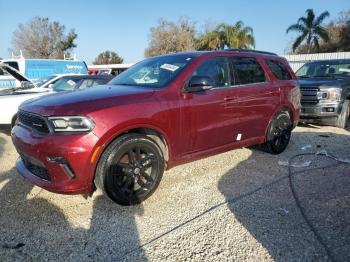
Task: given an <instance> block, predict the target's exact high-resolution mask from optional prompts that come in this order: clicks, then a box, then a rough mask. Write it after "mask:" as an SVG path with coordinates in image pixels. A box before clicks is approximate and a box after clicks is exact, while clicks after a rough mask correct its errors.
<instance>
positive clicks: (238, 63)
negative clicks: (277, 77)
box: [232, 57, 266, 85]
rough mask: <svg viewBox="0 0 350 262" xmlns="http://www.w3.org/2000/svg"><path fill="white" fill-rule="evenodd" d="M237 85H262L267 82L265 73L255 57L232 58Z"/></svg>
mask: <svg viewBox="0 0 350 262" xmlns="http://www.w3.org/2000/svg"><path fill="white" fill-rule="evenodd" d="M232 64H233V70H234V74H235V77H236V79H235V80H236V81H235V84H236V85H246V84H254V83H262V82H265V81H266V76H265V72H264V70H263V69H262V67H261V66H260V64H259V62H258V61H257V60H256V59H255V58H253V57H234V58H232Z"/></svg>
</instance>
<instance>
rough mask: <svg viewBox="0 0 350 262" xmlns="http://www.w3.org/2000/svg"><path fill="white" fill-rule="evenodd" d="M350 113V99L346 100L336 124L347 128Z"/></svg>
mask: <svg viewBox="0 0 350 262" xmlns="http://www.w3.org/2000/svg"><path fill="white" fill-rule="evenodd" d="M349 114H350V101H349V100H345V101H344V103H343V106H342V109H341V112H340V115H339V116H338V119H337V122H336V124H335V125H336V126H337V127H339V128H346V124H347V123H348V119H349Z"/></svg>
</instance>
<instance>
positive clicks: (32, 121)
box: [18, 111, 50, 134]
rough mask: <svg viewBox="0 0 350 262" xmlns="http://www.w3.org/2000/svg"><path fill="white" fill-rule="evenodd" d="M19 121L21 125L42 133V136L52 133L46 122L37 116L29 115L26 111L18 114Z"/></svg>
mask: <svg viewBox="0 0 350 262" xmlns="http://www.w3.org/2000/svg"><path fill="white" fill-rule="evenodd" d="M18 121H19V123H21V124H23V125H25V126H27V127H30V128H31V129H33V130H35V131H37V132H39V133H42V134H48V133H50V130H49V127H48V126H47V124H46V122H45V120H44V119H43V118H42V117H40V116H37V115H34V114H31V113H27V112H24V111H19V112H18Z"/></svg>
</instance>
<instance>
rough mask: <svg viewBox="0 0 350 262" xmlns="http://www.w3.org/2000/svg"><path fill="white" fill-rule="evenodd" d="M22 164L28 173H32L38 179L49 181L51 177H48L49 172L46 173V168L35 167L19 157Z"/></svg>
mask: <svg viewBox="0 0 350 262" xmlns="http://www.w3.org/2000/svg"><path fill="white" fill-rule="evenodd" d="M21 158H22V160H23V163H24V165H25V167H26V168H27V169H28V170H29V171H30V173H32V174H33V175H35V176H37V177H40V178H42V179H45V180H48V181H50V180H51V177H50V175H49V172H48V171H47V169H46V168H44V167H41V166H37V165H35V164H33V163H31V162H29V161H28V160H27V159H26V158H25V157H24V156H21Z"/></svg>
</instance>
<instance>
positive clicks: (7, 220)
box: [0, 126, 350, 261]
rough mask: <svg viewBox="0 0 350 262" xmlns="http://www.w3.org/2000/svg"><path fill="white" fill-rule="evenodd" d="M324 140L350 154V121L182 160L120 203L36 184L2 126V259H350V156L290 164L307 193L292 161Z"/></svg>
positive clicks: (325, 146) (326, 146)
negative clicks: (148, 189) (283, 140)
mask: <svg viewBox="0 0 350 262" xmlns="http://www.w3.org/2000/svg"><path fill="white" fill-rule="evenodd" d="M305 146H306V147H305ZM302 147H305V148H303V149H302ZM321 150H326V151H327V152H328V153H330V154H332V155H334V156H336V157H338V158H341V159H350V129H349V128H348V130H341V129H337V128H333V127H318V126H307V127H305V126H304V127H297V128H296V129H295V130H294V132H293V136H292V140H291V142H290V145H289V147H288V149H287V150H286V151H285V152H284V153H282V154H281V155H278V156H275V155H269V154H266V153H263V152H261V151H259V150H257V149H252V148H249V149H248V148H243V149H239V150H235V151H231V152H228V153H225V154H220V155H216V156H213V157H210V158H206V159H203V160H200V161H196V162H193V163H189V164H186V165H183V166H179V167H176V168H174V169H172V170H170V171H168V172H166V174H165V175H164V177H163V180H162V182H161V184H160V187H159V188H158V190H157V191H156V192H155V194H154V195H153V196H152V197H151V198H149V199H148V200H147V201H145V202H144V203H143V204H142V205H139V206H135V207H121V206H118V205H116V204H114V203H113V202H111V201H110V200H108V199H107V198H105V197H104V196H102V195H100V194H98V193H96V194H94V196H93V197H91V198H89V199H84V198H83V197H82V196H65V195H57V194H53V193H50V192H47V191H45V190H41V189H40V188H38V187H33V186H32V185H30V184H29V183H28V182H26V181H25V180H24V179H23V178H22V177H21V176H19V175H18V174H17V173H16V171H15V168H14V163H15V160H16V158H17V157H18V156H17V153H16V152H15V150H14V148H13V146H12V143H11V140H10V138H9V136H7V135H5V134H3V133H0V208H1V212H0V261H37V260H44V261H45V260H58V261H99V260H101V261H102V260H104V261H119V260H125V261H135V260H137V261H148V260H149V261H163V260H169V261H180V260H181V261H182V260H195V261H202V260H210V261H211V260H214V261H221V260H222V261H227V260H229V261H332V260H334V261H350V253H349V250H350V224H349V221H350V191H349V189H350V176H349V175H350V165H346V164H341V163H339V162H337V161H335V160H333V159H331V158H329V157H326V156H324V155H317V156H316V155H305V156H300V157H296V158H295V159H294V160H293V162H292V163H291V164H294V165H300V164H305V163H306V164H307V163H309V164H310V165H309V166H305V167H295V168H291V173H292V180H291V183H292V185H293V187H294V191H295V196H296V197H297V201H298V202H296V200H295V198H294V197H293V194H292V191H291V187H290V182H289V179H288V178H289V177H288V174H289V173H288V167H287V166H284V165H283V164H285V163H286V161H288V160H289V159H291V158H292V157H293V156H295V155H297V154H301V153H307V152H317V151H321ZM308 161H310V162H308ZM279 163H280V164H279ZM296 203H298V204H299V207H298V205H297V204H296ZM304 216H305V217H304ZM305 218H306V220H305ZM308 223H309V224H308ZM310 225H311V227H310Z"/></svg>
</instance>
